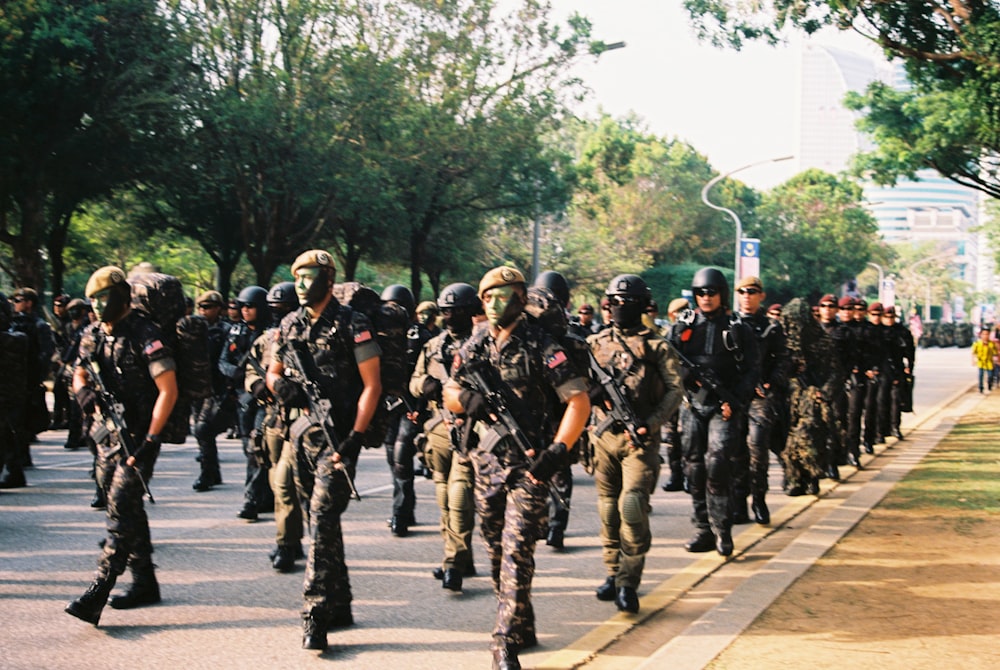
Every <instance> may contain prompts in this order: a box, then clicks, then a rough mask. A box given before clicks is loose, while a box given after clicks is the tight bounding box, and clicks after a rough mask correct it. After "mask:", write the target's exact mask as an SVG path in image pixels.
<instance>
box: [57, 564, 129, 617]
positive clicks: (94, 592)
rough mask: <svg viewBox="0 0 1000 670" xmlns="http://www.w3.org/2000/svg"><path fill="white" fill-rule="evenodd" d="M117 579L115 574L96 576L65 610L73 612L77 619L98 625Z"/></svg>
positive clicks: (69, 612) (68, 612)
mask: <svg viewBox="0 0 1000 670" xmlns="http://www.w3.org/2000/svg"><path fill="white" fill-rule="evenodd" d="M115 580H116V577H115V576H114V575H108V576H107V577H97V578H95V579H94V581H93V582H92V583H91V584H90V586H88V587H87V591H86V592H85V593H84V594H83V595H82V596H80V597H79V598H77V599H76V600H74V601H73V602H71V603H70V604H69V605H67V606H66V609H65V610H64V611H65V612H66V613H67V614H72V615H73V616H75V617H76V618H77V619H80V620H82V621H86V622H87V623H92V624H94V625H95V626H96V625H97V622H98V621H100V620H101V612H103V611H104V605H105V604H107V602H108V595H109V594H110V593H111V589H113V588H114V587H115Z"/></svg>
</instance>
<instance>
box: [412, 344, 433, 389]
mask: <svg viewBox="0 0 1000 670" xmlns="http://www.w3.org/2000/svg"><path fill="white" fill-rule="evenodd" d="M428 374H430V373H429V372H428V371H427V345H426V344H425V345H424V346H423V348H422V349H421V350H420V355H419V356H418V357H417V364H416V366H415V367H414V368H413V374H412V375H410V395H412V396H413V397H414V398H420V397H421V396H423V394H424V379H426V377H427V375H428Z"/></svg>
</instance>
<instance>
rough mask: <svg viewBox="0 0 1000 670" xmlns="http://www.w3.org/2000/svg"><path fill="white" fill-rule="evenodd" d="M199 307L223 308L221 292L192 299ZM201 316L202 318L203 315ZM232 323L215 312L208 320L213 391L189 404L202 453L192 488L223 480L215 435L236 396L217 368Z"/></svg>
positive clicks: (231, 415)
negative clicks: (213, 316) (212, 319)
mask: <svg viewBox="0 0 1000 670" xmlns="http://www.w3.org/2000/svg"><path fill="white" fill-rule="evenodd" d="M195 304H196V306H197V307H198V309H199V311H206V312H207V311H208V310H212V311H213V312H214V311H216V309H217V310H218V312H221V311H222V310H223V308H224V305H223V301H222V295H221V294H220V293H219V292H218V291H206V292H205V293H202V294H201V295H200V296H198V299H197V300H196V301H195ZM201 318H204V316H202V317H201ZM230 326H231V324H230V323H229V321H227V320H226V319H224V318H222V317H221V315H220V316H218V317H217V318H216V319H215V321H209V322H208V356H209V363H210V365H211V375H212V393H211V395H209V396H208V397H207V398H203V399H201V400H196V401H194V403H193V404H192V409H191V420H192V423H193V424H194V426H193V433H194V437H195V440H196V441H197V442H198V452H199V454H200V457H201V471H200V473H199V475H198V478H197V479H195V481H194V484H192V488H193V489H194V490H195V491H208V490H210V489H211V488H212V487H213V486H218V485H219V484H222V471H221V469H220V468H219V447H218V444H217V442H216V438H217V437H218V436H219V435H220V434H222V433H223V432H225V431H226V429H227V428H228V427H229V426H230V425H231V424H232V422H233V420H234V417H235V415H236V398H235V396H234V394H233V393H232V391H231V389H230V388H229V383H228V381H227V380H226V376H225V375H224V374H223V372H222V370H220V369H219V359H220V358H221V357H222V351H223V349H224V348H225V346H226V337H227V336H228V334H229V328H230Z"/></svg>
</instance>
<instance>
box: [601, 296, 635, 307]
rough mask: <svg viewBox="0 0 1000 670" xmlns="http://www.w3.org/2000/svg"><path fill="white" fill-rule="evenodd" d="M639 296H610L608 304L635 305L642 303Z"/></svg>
mask: <svg viewBox="0 0 1000 670" xmlns="http://www.w3.org/2000/svg"><path fill="white" fill-rule="evenodd" d="M641 300H642V298H640V297H639V296H637V295H612V296H608V302H610V303H611V304H612V305H635V304H638V303H639V301H641Z"/></svg>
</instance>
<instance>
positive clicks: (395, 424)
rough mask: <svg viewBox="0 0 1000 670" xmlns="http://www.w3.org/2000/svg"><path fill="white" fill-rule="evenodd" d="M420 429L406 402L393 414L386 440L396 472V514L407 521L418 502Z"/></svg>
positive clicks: (392, 467) (393, 501)
mask: <svg viewBox="0 0 1000 670" xmlns="http://www.w3.org/2000/svg"><path fill="white" fill-rule="evenodd" d="M419 432H420V427H419V426H418V425H417V424H416V422H414V421H412V420H410V418H409V417H408V416H407V415H406V408H405V406H402V407H401V408H400V409H399V410H396V412H394V413H393V414H392V415H390V419H389V430H388V431H386V434H385V439H384V440H383V441H382V446H383V447H384V448H385V460H386V462H387V463H388V464H389V471H390V472H391V473H392V515H393V516H398V517H400V518H401V519H403V521H405V522H407V523H408V521H409V519H412V518H413V511H414V509H415V508H416V505H417V496H416V494H415V493H414V491H413V458H414V456H416V453H417V448H416V445H415V444H414V438H415V437H416V436H417V433H419Z"/></svg>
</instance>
